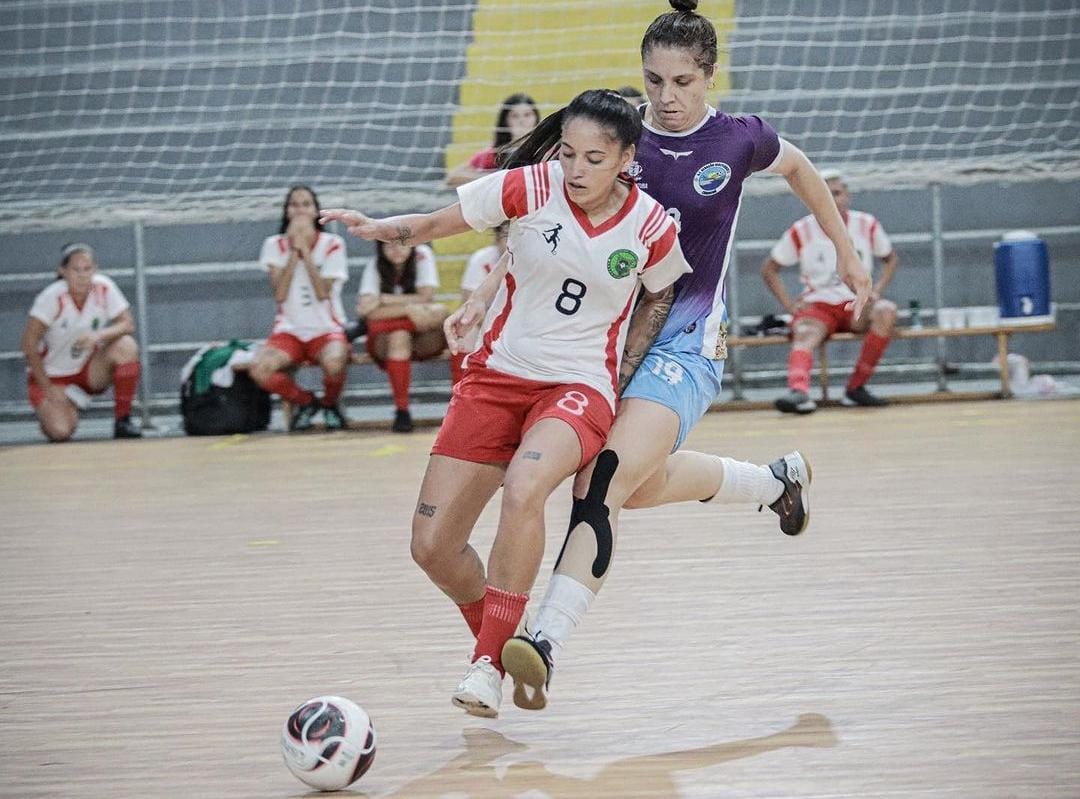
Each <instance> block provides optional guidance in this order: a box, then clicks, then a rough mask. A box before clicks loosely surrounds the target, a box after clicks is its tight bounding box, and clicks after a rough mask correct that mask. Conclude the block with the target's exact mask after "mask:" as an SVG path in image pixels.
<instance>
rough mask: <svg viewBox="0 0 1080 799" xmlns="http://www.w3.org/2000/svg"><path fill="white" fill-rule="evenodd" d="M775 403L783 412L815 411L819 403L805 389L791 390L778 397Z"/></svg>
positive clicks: (777, 408)
mask: <svg viewBox="0 0 1080 799" xmlns="http://www.w3.org/2000/svg"><path fill="white" fill-rule="evenodd" d="M773 405H775V406H776V410H778V411H781V412H782V413H813V412H814V411H816V410H817V403H816V402H814V401H813V400H812V399H810V395H809V394H807V393H806V392H805V391H794V390H792V391H789V392H788V393H787V394H785V395H784V396H782V397H778V398H777V399H776V401H775V402H773Z"/></svg>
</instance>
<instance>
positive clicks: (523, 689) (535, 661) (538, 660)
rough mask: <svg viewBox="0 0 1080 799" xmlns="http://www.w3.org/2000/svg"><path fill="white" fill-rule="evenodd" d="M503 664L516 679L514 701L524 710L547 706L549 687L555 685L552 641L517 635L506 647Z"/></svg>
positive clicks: (507, 671)
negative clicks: (552, 682)
mask: <svg viewBox="0 0 1080 799" xmlns="http://www.w3.org/2000/svg"><path fill="white" fill-rule="evenodd" d="M501 659H502V664H503V668H504V669H506V673H507V675H509V676H510V677H512V678H513V680H514V704H515V705H517V706H518V707H520V708H521V709H522V710H543V709H544V708H545V707H547V691H548V688H549V687H550V686H551V674H552V672H553V671H554V669H555V667H554V666H553V665H552V664H551V644H550V643H548V642H547V641H545V640H544V639H543V638H541V639H539V640H537V639H536V638H534V637H533V636H531V635H529V633H528V631H526V632H525V634H524V635H515V636H514V637H513V638H511V639H510V640H509V641H507V642H506V643H505V644H503V649H502V656H501Z"/></svg>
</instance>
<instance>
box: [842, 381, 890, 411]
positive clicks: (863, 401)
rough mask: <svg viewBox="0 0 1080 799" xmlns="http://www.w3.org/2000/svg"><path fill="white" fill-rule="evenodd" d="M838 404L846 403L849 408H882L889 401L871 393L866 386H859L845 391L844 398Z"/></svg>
mask: <svg viewBox="0 0 1080 799" xmlns="http://www.w3.org/2000/svg"><path fill="white" fill-rule="evenodd" d="M840 404H841V405H846V406H847V407H849V408H855V407H859V408H884V407H885V406H886V405H888V404H889V401H888V400H885V399H882V398H881V397H879V396H877V395H876V394H871V393H870V391H869V389H867V388H866V386H859V387H858V388H853V389H849V390H848V391H845V392H844V398H843V399H842V400H840Z"/></svg>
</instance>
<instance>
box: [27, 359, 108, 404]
mask: <svg viewBox="0 0 1080 799" xmlns="http://www.w3.org/2000/svg"><path fill="white" fill-rule="evenodd" d="M90 360H91V359H90V358H87V359H86V363H84V364H83V368H82V369H80V370H79V371H78V372H76V373H75V374H73V375H64V376H63V377H50V378H49V382H50V383H52V384H53V385H54V386H78V387H79V388H81V389H82V390H83V391H85V392H86V393H87V394H100V393H101V392H103V391H104V390H105V389H104V388H91V387H90ZM26 381H27V384H26V390H27V392H28V393H29V394H30V404H31V405H32V406H34V407H35V408H37V407H38V406H39V405H41V403H43V402H44V401H45V392H44V391H42V389H41V386H39V385H38V384H37V381H36V380H34V376H33V375H27V377H26ZM106 388H108V386H106Z"/></svg>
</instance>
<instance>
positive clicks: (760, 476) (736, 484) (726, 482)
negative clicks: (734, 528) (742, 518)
mask: <svg viewBox="0 0 1080 799" xmlns="http://www.w3.org/2000/svg"><path fill="white" fill-rule="evenodd" d="M716 459H717V460H718V461H719V462H720V467H721V469H723V472H724V474H723V478H722V480H721V481H720V489H719V490H718V491H717V492H716V493H715V494H714V495H713V496H711V497H710V498H709V499H707V500H706V502H721V503H731V502H749V503H752V504H754V505H771V504H772V503H774V502H776V500H778V499H779V498H780V495H781V494H782V493H784V484H783V483H781V482H780V481H779V480H777V479H776V477H775V476H774V475H773V473H772V471H771V470H770V469H769V467H768V466H758V465H756V464H753V463H747V462H745V461H737V460H732V459H731V458H721V457H717V458H716Z"/></svg>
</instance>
